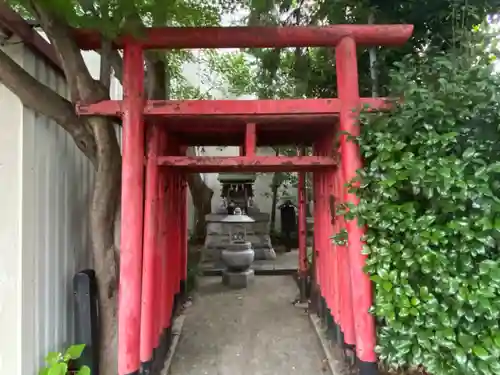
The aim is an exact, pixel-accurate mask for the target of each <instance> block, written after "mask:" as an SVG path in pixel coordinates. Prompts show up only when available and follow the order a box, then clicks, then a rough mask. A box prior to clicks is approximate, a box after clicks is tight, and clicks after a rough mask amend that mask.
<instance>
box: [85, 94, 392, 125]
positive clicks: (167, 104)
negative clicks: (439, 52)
mask: <svg viewBox="0 0 500 375" xmlns="http://www.w3.org/2000/svg"><path fill="white" fill-rule="evenodd" d="M364 105H366V106H369V107H370V108H371V109H373V110H387V109H388V108H390V103H389V102H388V99H384V98H363V99H362V101H361V103H360V106H364ZM340 108H341V103H340V100H339V99H280V100H148V101H147V102H146V103H145V105H144V115H148V116H152V115H157V116H168V117H183V116H186V117H187V116H220V117H232V116H237V117H238V116H239V118H240V120H244V119H247V120H251V119H259V117H260V116H276V115H287V116H293V115H329V114H336V113H340ZM76 111H77V113H78V114H79V115H80V116H92V115H100V116H120V115H121V113H122V112H123V104H122V101H121V100H104V101H101V102H97V103H93V104H84V103H78V104H77V105H76Z"/></svg>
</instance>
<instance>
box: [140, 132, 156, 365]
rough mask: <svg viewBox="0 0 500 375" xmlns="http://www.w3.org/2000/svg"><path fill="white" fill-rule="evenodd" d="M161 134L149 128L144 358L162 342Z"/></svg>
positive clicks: (142, 306)
mask: <svg viewBox="0 0 500 375" xmlns="http://www.w3.org/2000/svg"><path fill="white" fill-rule="evenodd" d="M158 136H159V129H158V127H157V126H155V125H154V124H153V125H150V127H149V129H148V158H147V163H146V192H145V204H144V245H143V258H142V294H141V343H140V352H141V362H148V361H150V360H151V359H152V356H153V348H155V347H156V346H158V335H157V333H158V332H156V330H155V328H156V327H155V318H156V316H155V315H156V306H157V302H156V301H157V298H158V296H157V293H156V292H157V290H156V286H157V278H156V276H157V275H156V271H157V267H155V264H157V262H158V260H159V259H158V258H159V254H157V252H158V250H159V249H158V248H157V234H158V170H159V168H158V163H157V160H156V158H157V156H158V147H159V144H158V141H159V139H158Z"/></svg>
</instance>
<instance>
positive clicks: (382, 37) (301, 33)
mask: <svg viewBox="0 0 500 375" xmlns="http://www.w3.org/2000/svg"><path fill="white" fill-rule="evenodd" d="M412 32H413V26H412V25H331V26H323V27H312V26H308V27H304V26H289V27H273V26H270V27H265V26H264V27H157V28H148V29H146V30H145V31H144V34H143V36H142V37H141V38H140V39H139V38H138V39H137V41H138V42H140V43H141V44H142V46H143V48H145V49H147V48H151V49H165V48H168V49H171V48H174V49H179V48H286V47H330V46H334V45H336V44H337V43H338V42H339V41H340V40H341V39H342V38H343V37H345V36H346V35H350V36H352V38H353V39H354V40H355V41H356V42H357V43H358V44H363V45H385V46H389V45H391V46H392V45H401V44H404V43H405V42H406V41H407V40H408V39H409V38H410V36H411V34H412ZM72 36H73V38H74V39H75V41H76V43H77V44H78V46H79V47H80V48H81V49H85V50H96V49H99V48H100V47H101V33H100V32H99V31H98V30H92V29H74V30H73V31H72ZM130 40H131V38H130V37H121V38H117V39H116V40H115V41H114V47H115V48H118V49H120V48H123V46H124V45H125V43H126V42H127V41H130Z"/></svg>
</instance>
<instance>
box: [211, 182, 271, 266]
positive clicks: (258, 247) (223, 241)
mask: <svg viewBox="0 0 500 375" xmlns="http://www.w3.org/2000/svg"><path fill="white" fill-rule="evenodd" d="M256 177H257V176H256V174H255V173H219V177H218V180H219V182H220V184H221V185H222V189H221V196H220V198H221V202H220V205H219V207H218V208H217V210H216V212H215V213H211V214H209V215H207V216H206V222H207V237H206V239H205V249H204V254H203V258H204V259H203V260H204V261H214V262H216V263H220V258H221V252H222V250H224V249H226V248H227V247H228V245H229V233H228V229H227V225H226V226H225V225H223V220H224V219H225V218H226V217H227V215H232V214H233V213H234V209H235V208H237V207H239V208H240V209H241V210H242V211H243V213H244V214H246V215H248V216H249V217H251V218H252V219H253V220H254V222H253V223H249V224H248V225H247V229H246V236H247V238H246V239H247V241H248V242H250V243H251V244H252V248H253V249H254V252H255V260H272V259H275V258H276V253H275V252H274V249H273V247H272V244H271V238H270V236H269V220H270V215H269V214H268V213H265V212H261V211H260V210H259V209H258V207H257V206H256V205H255V202H254V193H253V185H254V183H255V179H256Z"/></svg>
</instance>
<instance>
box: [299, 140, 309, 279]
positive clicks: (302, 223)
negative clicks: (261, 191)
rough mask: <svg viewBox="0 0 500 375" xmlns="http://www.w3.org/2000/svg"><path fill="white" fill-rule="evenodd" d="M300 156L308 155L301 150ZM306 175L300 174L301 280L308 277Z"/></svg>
mask: <svg viewBox="0 0 500 375" xmlns="http://www.w3.org/2000/svg"><path fill="white" fill-rule="evenodd" d="M298 155H301V156H304V155H306V153H305V151H304V150H303V149H302V150H299V153H298ZM305 187H306V174H305V172H299V180H298V186H297V190H298V203H299V204H298V209H299V213H298V233H299V259H298V260H299V275H300V277H301V278H305V277H306V276H307V264H308V262H307V244H306V235H307V233H306V191H305Z"/></svg>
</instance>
